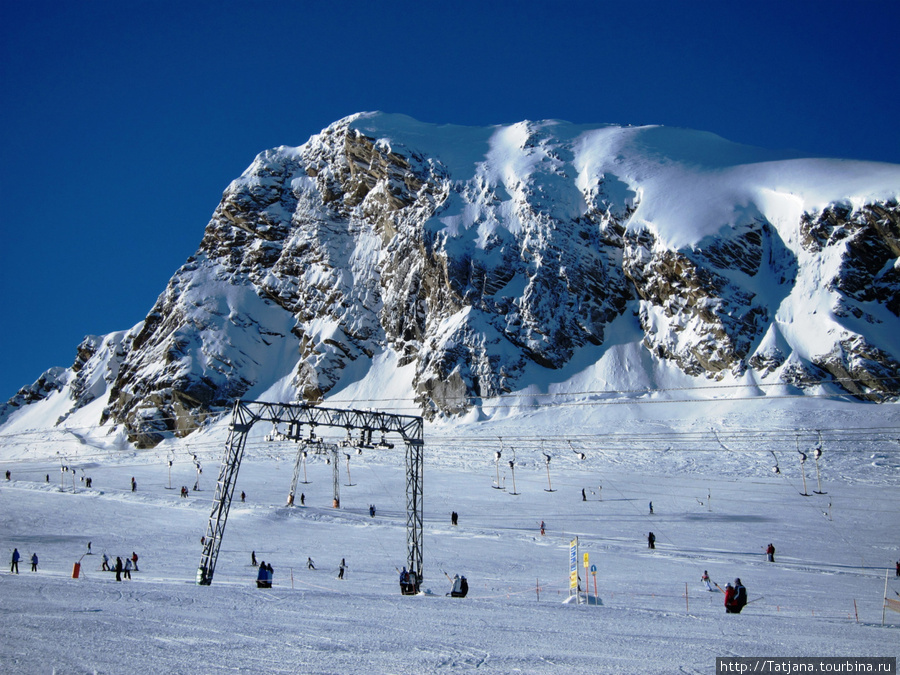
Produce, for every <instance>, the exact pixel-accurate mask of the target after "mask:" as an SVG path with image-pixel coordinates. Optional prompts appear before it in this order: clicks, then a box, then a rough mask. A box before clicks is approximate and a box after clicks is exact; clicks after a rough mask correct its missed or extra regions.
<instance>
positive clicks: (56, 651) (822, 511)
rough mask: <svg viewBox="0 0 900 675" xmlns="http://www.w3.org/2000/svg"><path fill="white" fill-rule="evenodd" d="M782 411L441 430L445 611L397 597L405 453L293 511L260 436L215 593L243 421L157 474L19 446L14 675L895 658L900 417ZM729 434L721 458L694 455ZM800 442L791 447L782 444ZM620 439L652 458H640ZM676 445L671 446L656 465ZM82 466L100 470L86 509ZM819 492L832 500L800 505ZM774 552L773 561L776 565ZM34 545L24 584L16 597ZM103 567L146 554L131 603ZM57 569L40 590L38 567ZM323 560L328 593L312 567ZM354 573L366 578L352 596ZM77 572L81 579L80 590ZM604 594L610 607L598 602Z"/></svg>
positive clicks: (358, 463) (430, 454) (587, 416)
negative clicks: (228, 459)
mask: <svg viewBox="0 0 900 675" xmlns="http://www.w3.org/2000/svg"><path fill="white" fill-rule="evenodd" d="M777 403H778V402H775V403H773V402H771V401H770V402H768V403H767V404H765V405H766V406H767V407H766V408H765V409H764V410H763V409H761V408H760V409H756V410H754V409H753V407H752V406H753V405H754V404H752V403H748V402H739V403H732V404H729V403H728V402H718V403H705V404H700V403H696V402H691V403H681V404H679V403H663V404H660V405H635V406H622V405H614V406H607V407H588V406H585V407H570V408H560V409H555V410H546V409H544V410H534V411H532V412H530V413H529V412H527V410H526V409H524V408H523V409H521V410H519V411H517V412H515V413H513V412H510V413H509V414H508V415H506V416H502V415H499V414H498V415H496V416H495V417H494V418H492V419H486V420H471V421H469V422H468V423H464V424H460V423H459V422H457V423H455V424H452V425H451V424H449V423H436V424H432V425H429V426H428V428H427V430H426V448H425V490H424V505H425V508H424V515H425V526H424V527H425V538H424V575H425V580H424V584H423V588H424V589H427V592H426V593H423V594H420V595H418V596H412V597H410V596H401V595H400V593H399V588H398V575H397V569H398V568H399V567H402V566H403V565H404V564H405V562H406V514H405V473H404V464H403V451H402V448H401V446H400V445H399V444H398V445H397V447H395V449H393V450H380V451H376V450H364V451H363V454H361V455H357V454H352V455H351V460H350V474H349V477H348V474H347V466H346V463H345V462H344V461H343V459H342V461H341V463H340V464H341V475H340V483H341V508H340V509H334V508H332V496H333V495H332V492H331V491H332V467H331V466H328V465H326V464H325V462H324V459H323V458H322V457H318V456H310V458H309V460H308V463H307V466H306V478H307V480H308V481H309V482H308V483H306V484H302V485H301V486H300V489H301V490H302V491H303V493H304V496H305V505H304V506H302V507H301V506H299V505H298V506H296V507H294V508H287V507H285V503H286V498H287V492H288V488H289V485H290V480H291V475H292V470H293V461H294V456H295V453H296V447H295V446H294V445H293V444H291V443H287V442H281V443H267V442H265V441H264V440H263V436H264V435H265V434H266V433H268V432H269V431H271V427H270V426H269V425H263V424H259V425H256V427H254V429H253V431H252V432H251V436H250V440H249V442H248V446H247V454H246V457H245V459H244V461H243V463H242V466H241V470H240V473H239V476H238V479H237V484H236V492H235V494H236V495H239V494H240V492H241V491H244V492H245V493H246V495H247V499H246V502H244V503H241V502H240V501H239V500H238V499H236V500H235V503H234V504H233V505H232V509H231V515H230V518H229V521H228V525H227V528H226V531H225V536H224V539H223V546H222V551H221V554H220V557H219V560H218V565H217V567H216V572H215V576H214V579H213V583H212V585H211V586H208V587H206V586H197V585H196V583H195V579H196V571H197V566H198V563H199V561H200V555H201V544H200V537H201V536H202V535H203V534H204V533H205V530H206V525H207V520H208V518H209V513H210V508H211V499H212V496H213V491H214V482H215V476H216V475H217V472H218V469H219V461H220V458H221V455H222V448H223V443H224V438H225V434H226V425H227V419H222V420H220V421H219V422H218V423H216V424H214V425H212V426H210V428H208V429H207V430H204V431H202V432H198V433H197V434H194V435H192V436H190V437H189V438H188V439H185V440H178V441H171V442H169V443H168V444H164V445H162V446H160V447H158V448H156V449H155V450H152V451H142V452H135V451H130V450H125V451H123V450H122V448H121V446H120V445H119V441H118V440H116V439H115V438H111V439H110V440H109V441H108V444H107V445H104V443H103V441H102V440H99V438H98V437H96V436H94V437H90V438H87V439H86V438H85V437H82V439H81V441H78V440H76V439H75V437H74V434H72V433H69V434H68V438H69V440H66V441H64V440H62V437H61V436H57V437H53V436H52V435H50V434H49V432H39V433H35V434H34V435H28V434H27V433H26V432H25V431H24V430H20V431H19V432H18V433H17V434H14V435H8V436H4V438H3V439H2V441H3V446H2V448H0V458H2V459H0V469H2V470H3V471H5V470H7V469H8V470H10V472H11V480H10V481H8V482H7V481H5V480H0V513H3V518H2V520H0V541H2V545H3V552H4V554H5V555H6V556H7V557H6V559H5V561H4V563H5V564H4V566H3V568H2V573H0V588H2V590H0V610H2V614H3V616H4V620H3V622H2V625H0V670H2V672H4V673H38V672H46V673H50V672H58V673H94V672H97V673H118V672H126V671H128V672H152V673H156V672H159V673H230V672H260V673H298V672H303V673H437V672H469V671H473V670H478V671H479V672H489V673H511V672H523V673H550V672H566V673H597V672H622V673H671V672H689V673H711V672H714V669H715V658H716V657H717V656H776V657H784V656H879V657H884V656H894V657H896V656H898V655H900V648H898V646H900V639H898V638H900V615H897V614H893V615H891V613H890V612H889V613H888V616H887V623H886V625H884V626H882V625H881V620H882V604H883V603H882V592H883V589H884V583H885V569H886V568H888V567H889V566H890V568H891V577H890V579H889V590H888V593H889V594H892V593H895V592H900V578H895V577H894V576H893V564H894V562H895V561H896V560H898V558H900V540H898V529H897V514H898V513H900V493H898V490H897V486H898V482H900V452H898V447H900V446H898V444H897V443H896V442H890V441H889V440H888V441H885V440H884V439H882V440H881V441H871V440H861V439H864V438H868V436H866V434H871V433H872V431H871V430H873V429H881V428H884V429H894V430H896V429H897V428H898V427H900V424H898V421H900V420H898V413H900V409H898V407H897V406H896V405H881V406H874V405H861V404H846V403H844V404H841V403H838V402H826V401H815V400H802V401H798V400H789V401H783V402H781V403H780V406H777V405H776V404H777ZM758 405H760V406H761V405H763V404H762V403H760V404H758ZM754 424H755V426H754ZM713 425H714V426H715V429H716V432H715V435H714V436H712V438H716V439H718V440H717V443H718V445H717V446H716V445H711V444H710V443H709V441H708V439H709V437H708V436H702V438H704V439H706V440H697V441H695V440H694V439H699V438H701V436H695V435H693V434H697V433H699V431H700V430H703V429H706V430H709V429H710V428H711V427H712V426H713ZM802 428H806V429H811V428H822V429H825V430H826V434H825V436H826V438H830V437H834V434H833V433H832V434H831V435H830V436H829V433H831V432H828V431H827V430H829V429H830V430H832V431H833V430H835V429H842V430H844V432H846V438H847V439H848V440H847V441H846V443H844V444H843V445H840V444H837V443H828V442H826V443H825V445H824V452H823V455H822V458H821V460H820V472H819V477H818V478H817V476H816V471H815V468H814V466H813V462H812V456H811V455H810V459H809V461H808V462H807V463H806V465H805V466H803V467H802V466H801V465H800V463H799V461H798V460H797V457H798V454H797V448H796V447H795V446H796V445H797V444H796V443H795V442H794V440H793V438H791V436H790V435H789V434H788V432H787V430H788V429H802ZM779 429H784V430H785V434H784V437H783V438H782V439H781V441H780V443H779V442H778V441H776V440H772V439H773V438H775V437H777V436H778V434H777V433H775V432H778V430H779ZM752 430H755V431H752ZM614 432H615V433H618V434H620V435H621V434H629V433H630V434H632V435H631V436H627V435H626V436H623V437H622V438H620V441H621V442H619V443H617V444H616V443H613V440H614V435H615V434H614ZM604 433H605V434H607V435H604ZM704 433H706V432H704ZM637 434H648V435H646V436H642V437H641V438H640V439H639V438H638V435H637ZM754 434H755V435H756V437H757V438H756V440H754ZM655 435H660V436H662V437H666V438H667V441H666V443H664V444H661V445H656V446H654V445H653V443H652V442H651V441H648V440H647V439H648V438H651V439H652V438H653V437H656V436H655ZM888 436H889V433H888ZM629 438H630V439H631V441H630V443H631V445H630V447H629V441H628V439H629ZM884 438H885V439H886V438H887V436H885V437H884ZM742 439H743V440H742ZM854 439H856V440H854ZM682 440H685V441H690V442H692V443H693V442H695V443H696V448H695V449H688V448H685V447H684V446H685V445H687V444H689V443H682V442H681V441H682ZM804 447H805V446H804ZM772 448H776V450H775V454H772V453H771V452H770V450H771V449H772ZM573 449H577V451H578V452H582V453H583V454H584V455H585V458H584V459H583V460H581V459H579V458H578V455H577V453H576V452H574V451H573ZM498 450H500V451H501V452H502V458H501V461H500V463H499V464H498V463H495V453H496V452H497V451H498ZM805 450H807V451H808V450H809V448H805ZM57 451H59V452H60V455H59V456H57V455H56V454H55V453H56V452H57ZM544 452H546V453H547V454H549V455H551V457H552V461H551V463H550V467H549V476H548V471H547V465H546V462H545V460H544V458H543V453H544ZM192 455H196V457H197V461H198V462H199V463H200V465H201V468H202V473H201V474H200V475H199V485H198V487H199V488H200V489H199V490H198V491H194V490H191V491H190V496H189V497H188V498H187V499H183V498H181V497H180V496H179V488H180V487H181V486H182V485H185V486H188V487H192V486H193V485H194V483H195V481H197V479H198V474H197V472H196V468H195V464H194V460H193V457H192ZM513 457H515V461H516V470H515V485H516V490H515V491H516V492H518V493H519V494H517V495H513V494H510V493H511V492H513V489H512V479H513V476H512V473H511V471H510V469H509V466H508V464H507V462H508V460H510V459H513ZM169 459H172V460H173V465H172V467H171V479H170V477H169V466H168V460H169ZM776 461H777V462H778V464H779V468H780V473H778V474H776V473H774V472H773V471H772V467H773V464H774V463H775V462H776ZM62 462H65V463H66V464H67V465H68V466H71V467H73V468H75V469H77V473H76V474H75V480H74V488H73V478H72V474H71V473H68V472H67V473H62V472H61V471H60V465H61V463H62ZM801 469H802V470H803V471H804V472H805V476H804V474H803V473H801ZM48 474H49V477H50V482H49V483H48V482H47V481H46V477H47V475H48ZM81 476H90V477H91V478H92V483H93V487H92V489H87V488H85V487H84V486H83V484H82V482H81V480H80V479H81ZM132 476H134V477H135V479H136V481H137V490H136V491H135V492H132V491H131V490H130V479H131V477H132ZM498 477H499V482H500V485H499V486H498V485H496V483H497V479H498ZM804 477H805V480H806V486H807V488H806V490H805V491H806V492H807V494H809V496H802V495H801V494H800V493H801V492H803V491H804V483H803V480H804ZM170 480H171V486H172V488H173V489H168V488H169V485H170ZM301 480H303V476H302V475H301ZM350 483H352V485H348V484H350ZM498 487H500V488H504V489H497V488H498ZM820 488H821V489H820ZM551 489H552V490H553V491H552V492H550V491H547V490H551ZM582 489H584V490H585V496H586V497H587V500H586V501H582V499H581V490H582ZM816 491H820V492H825V493H827V494H816ZM650 501H652V502H653V513H652V514H651V513H650V511H649V502H650ZM298 504H299V499H298ZM370 504H374V505H375V506H376V508H377V512H376V516H375V517H374V518H370V517H369V514H368V506H369V505H370ZM451 511H456V512H458V513H459V525H458V526H457V527H452V526H451V525H450V512H451ZM541 521H544V522H545V524H546V533H545V534H544V535H543V536H542V535H541V534H540V532H539V525H540V522H541ZM650 531H652V532H654V533H655V535H656V537H657V542H656V549H655V550H652V551H651V550H649V549H648V548H647V542H646V538H647V534H648V533H649V532H650ZM575 536H577V537H578V539H579V545H580V548H579V555H583V554H584V553H587V554H588V555H589V558H590V563H591V564H594V565H596V566H597V570H598V571H597V574H596V588H597V594H598V596H599V602H597V603H594V602H591V603H589V604H580V605H578V604H571V603H566V602H565V600H566V598H567V595H568V564H569V544H570V541H571V540H572V538H573V537H575ZM89 541H90V542H91V543H92V550H93V554H92V555H90V556H88V555H84V554H85V552H86V550H87V543H88V542H89ZM769 542H772V543H774V545H775V547H776V557H775V560H776V561H775V563H767V562H766V561H765V556H764V550H763V549H764V547H765V546H766V545H767V544H768V543H769ZM13 547H16V548H18V550H19V552H20V554H21V555H22V558H23V560H22V562H21V563H20V569H21V573H20V574H19V575H14V574H9V573H8V561H9V555H10V554H11V552H12V549H13ZM104 551H105V552H107V553H108V554H109V555H110V556H112V557H113V559H114V558H115V556H126V555H130V554H131V553H132V551H136V552H137V553H138V555H139V556H140V560H139V567H140V572H134V573H133V579H132V580H131V581H123V582H120V583H117V582H116V581H115V579H114V575H112V574H110V573H107V572H101V571H100V564H101V561H100V558H101V556H100V554H101V553H103V552H104ZM251 551H255V553H256V557H257V558H258V559H259V560H264V561H266V562H269V563H270V564H271V565H272V566H273V567H274V570H275V574H274V587H273V588H272V589H267V590H261V589H257V588H256V585H255V578H256V575H255V573H256V569H255V568H253V567H252V566H250V555H251ZM33 552H37V554H38V556H39V557H40V566H39V570H38V572H36V573H32V572H30V571H29V569H28V568H29V565H27V564H26V562H25V561H27V560H28V559H30V556H31V554H32V553H33ZM307 557H311V558H312V559H313V560H314V561H315V563H316V565H317V567H318V569H317V570H315V571H312V570H308V569H306V559H307ZM341 558H345V559H346V561H347V565H348V568H347V573H346V575H345V578H344V579H343V580H338V579H337V567H338V563H339V562H340V560H341ZM579 560H580V559H579ZM78 561H80V562H81V564H82V566H83V567H82V569H83V574H82V576H81V577H80V578H78V579H73V578H71V576H72V567H73V564H74V563H75V562H78ZM704 570H708V571H709V573H710V576H711V577H712V579H713V580H714V581H715V582H717V583H718V584H720V585H721V586H724V584H725V583H726V582H727V581H733V579H734V578H735V577H740V578H741V579H742V581H743V582H744V584H745V585H746V586H747V588H748V592H749V597H750V599H751V600H752V601H753V602H752V603H751V604H750V605H748V606H747V608H746V609H745V610H744V612H743V613H742V614H740V615H726V614H725V613H724V609H723V606H722V595H721V594H720V593H718V592H714V593H710V592H708V591H706V590H705V588H704V587H703V586H702V585H701V583H700V575H701V574H702V573H703V571H704ZM445 573H446V574H448V575H449V576H451V577H452V576H453V575H454V574H461V575H465V576H466V577H467V578H468V580H469V583H470V592H469V596H468V597H467V598H465V599H451V598H449V597H446V595H445V594H446V593H447V592H448V591H449V589H450V582H449V580H448V578H447V577H446V576H445ZM581 573H582V577H586V579H587V581H588V590H589V592H590V595H591V596H592V597H593V596H594V585H593V582H594V578H593V577H591V576H590V575H589V574H588V575H586V574H585V572H584V570H583V569H582V570H581ZM857 617H858V618H857Z"/></svg>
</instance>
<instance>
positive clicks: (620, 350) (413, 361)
mask: <svg viewBox="0 0 900 675" xmlns="http://www.w3.org/2000/svg"><path fill="white" fill-rule="evenodd" d="M898 197H900V166H897V165H890V164H878V163H871V162H855V161H842V160H830V159H805V158H800V157H797V156H795V155H788V154H787V153H775V152H772V151H767V150H762V149H759V148H752V147H747V146H742V145H737V144H734V143H731V142H728V141H726V140H724V139H722V138H719V137H718V136H715V135H713V134H709V133H703V132H697V131H690V130H684V129H675V128H667V127H659V126H643V127H622V126H615V125H599V126H598V125H593V126H578V125H573V124H569V123H566V122H559V121H542V122H520V123H518V124H513V125H510V126H494V127H484V128H472V127H459V126H450V125H445V126H437V125H431V124H423V123H420V122H417V121H415V120H413V119H410V118H408V117H405V116H401V115H389V114H383V113H363V114H357V115H353V116H350V117H347V118H345V119H342V120H340V121H338V122H335V123H334V124H332V125H331V126H329V127H328V128H327V129H325V130H323V131H322V132H321V133H319V134H317V135H315V136H313V137H312V138H310V139H309V141H308V142H307V143H305V144H304V145H302V146H300V147H296V148H294V147H279V148H275V149H272V150H267V151H265V152H263V153H261V154H260V155H259V156H258V157H256V159H255V160H254V162H253V163H252V164H251V165H250V167H249V168H248V169H247V170H246V171H245V172H244V173H243V175H242V176H241V177H240V178H238V179H236V180H235V181H233V182H232V183H231V184H230V185H229V186H228V188H227V189H226V190H225V192H224V194H223V196H222V201H221V202H220V204H219V206H218V207H217V208H216V210H215V212H214V213H213V215H212V219H211V220H210V222H209V224H208V225H207V227H206V231H205V233H204V235H203V239H202V241H201V242H200V246H199V248H198V250H197V251H196V253H194V255H192V256H191V257H190V258H189V259H188V260H187V262H186V263H185V264H184V266H182V267H181V269H179V270H178V271H177V272H176V273H175V275H174V276H173V277H172V279H171V280H170V282H169V284H168V286H167V288H166V289H165V291H164V292H163V293H162V294H161V295H160V296H159V299H158V300H157V302H156V304H155V305H154V307H153V308H152V310H151V311H150V313H149V314H148V315H147V316H146V318H145V319H144V320H143V321H141V322H140V323H139V324H138V325H137V326H135V327H134V328H132V329H131V330H128V331H122V332H119V333H113V334H110V335H107V336H103V337H96V336H89V337H87V338H86V339H85V340H84V341H83V342H82V344H81V345H80V346H79V347H78V352H77V358H76V361H75V363H74V365H72V367H71V368H68V369H63V368H54V369H51V370H49V371H47V372H46V373H45V374H44V375H43V376H42V377H41V378H40V379H39V380H38V381H37V382H36V383H35V384H34V385H31V386H29V387H25V388H23V389H22V390H20V392H19V393H18V394H17V395H16V396H15V397H13V398H12V399H10V401H9V402H8V403H7V404H6V406H5V407H4V408H3V410H2V412H0V421H5V422H6V423H9V422H10V421H11V420H12V419H14V418H15V417H17V416H20V415H25V414H28V410H29V409H31V410H38V409H43V410H44V412H43V413H42V415H43V418H44V419H46V416H47V415H48V414H51V411H52V416H53V418H54V419H53V421H54V422H55V423H56V424H61V423H64V422H65V421H66V420H68V419H70V418H71V417H72V416H73V415H75V414H76V413H78V414H81V415H83V414H86V413H89V414H90V415H91V416H92V417H93V421H92V422H90V423H91V424H94V425H96V424H104V425H121V428H124V429H125V430H126V431H127V437H128V440H130V441H131V442H132V443H134V444H135V445H137V446H138V447H150V446H153V445H155V444H156V443H158V442H159V441H160V440H162V439H163V438H165V437H166V436H167V435H171V434H173V433H174V434H176V435H183V434H188V433H190V432H191V431H192V430H194V429H195V428H197V427H198V425H200V424H202V423H203V421H204V419H205V418H206V416H207V415H208V414H209V413H210V412H211V411H217V410H221V408H222V407H223V406H227V405H229V403H230V402H231V401H232V400H233V399H234V398H236V397H245V398H247V397H261V396H262V395H265V396H267V397H270V398H278V399H280V400H305V401H311V402H315V401H322V400H324V399H325V398H326V397H330V398H334V397H337V396H343V397H346V400H347V401H348V404H351V403H350V402H351V401H352V399H353V392H354V387H357V385H358V384H359V383H360V382H361V381H363V380H366V378H370V379H371V378H394V379H398V380H399V381H401V387H400V388H401V389H404V390H405V391H406V392H407V394H408V398H409V399H411V400H414V401H415V403H414V407H415V409H417V410H418V411H419V414H424V415H426V416H428V417H434V416H441V415H446V416H453V415H460V414H463V413H466V412H468V411H471V410H473V409H475V410H477V409H478V408H479V406H481V405H482V404H483V403H484V402H485V400H487V399H493V398H495V397H498V396H502V395H504V394H509V393H511V392H519V393H525V394H527V393H543V392H548V391H551V390H553V387H562V386H563V385H564V384H565V383H566V382H574V381H575V380H576V379H577V381H578V383H579V386H580V387H581V388H582V389H583V390H584V391H587V392H591V393H593V395H596V396H606V397H609V396H614V395H617V394H616V392H625V391H627V392H631V394H630V395H634V392H636V391H640V390H644V391H647V390H650V389H658V388H666V387H674V386H695V387H696V386H699V385H702V384H707V385H712V384H717V383H718V384H743V385H746V386H747V387H748V388H750V390H752V391H753V393H754V394H755V395H760V396H764V395H767V394H771V393H777V394H784V393H791V394H799V393H801V392H812V393H817V394H821V393H823V392H824V393H826V394H829V395H843V396H852V397H856V398H858V399H861V400H868V401H875V402H881V401H885V400H894V399H896V395H897V394H896V392H897V391H898V389H900V342H898V340H897V337H896V336H897V335H898V334H900V263H898V256H900V208H898V203H897V200H898ZM573 378H575V379H573ZM391 391H398V389H397V387H396V386H395V387H393V388H392V389H391ZM408 403H409V402H408ZM369 405H372V403H362V404H361V405H360V406H358V407H367V406H369ZM375 405H376V406H378V405H379V404H377V403H376V404H375ZM409 405H413V404H412V403H409ZM42 406H43V408H41V407H42ZM85 421H86V420H85Z"/></svg>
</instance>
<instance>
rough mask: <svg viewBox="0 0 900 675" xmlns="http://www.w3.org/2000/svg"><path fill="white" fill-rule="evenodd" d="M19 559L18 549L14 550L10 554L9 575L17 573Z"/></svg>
mask: <svg viewBox="0 0 900 675" xmlns="http://www.w3.org/2000/svg"><path fill="white" fill-rule="evenodd" d="M19 558H20V556H19V549H17V548H14V549H13V552H12V564H11V565H10V566H9V573H10V574H12V573H13V572H15V573H16V574H18V573H19Z"/></svg>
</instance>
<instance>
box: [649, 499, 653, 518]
mask: <svg viewBox="0 0 900 675" xmlns="http://www.w3.org/2000/svg"><path fill="white" fill-rule="evenodd" d="M650 514H651V515H652V514H653V502H650Z"/></svg>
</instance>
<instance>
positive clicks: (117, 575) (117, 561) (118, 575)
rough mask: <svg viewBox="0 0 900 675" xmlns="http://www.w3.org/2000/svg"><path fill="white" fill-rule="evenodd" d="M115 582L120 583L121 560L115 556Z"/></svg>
mask: <svg viewBox="0 0 900 675" xmlns="http://www.w3.org/2000/svg"><path fill="white" fill-rule="evenodd" d="M116 581H122V558H120V557H119V556H116Z"/></svg>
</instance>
